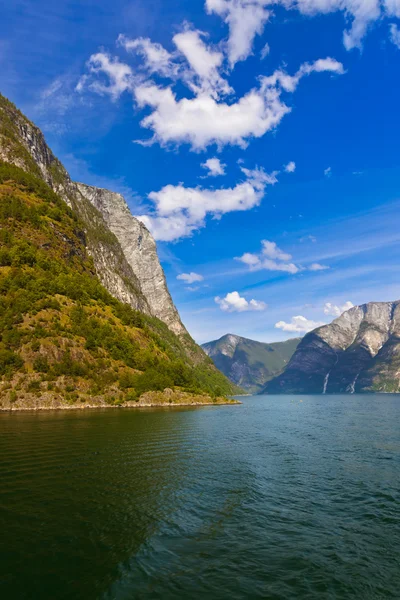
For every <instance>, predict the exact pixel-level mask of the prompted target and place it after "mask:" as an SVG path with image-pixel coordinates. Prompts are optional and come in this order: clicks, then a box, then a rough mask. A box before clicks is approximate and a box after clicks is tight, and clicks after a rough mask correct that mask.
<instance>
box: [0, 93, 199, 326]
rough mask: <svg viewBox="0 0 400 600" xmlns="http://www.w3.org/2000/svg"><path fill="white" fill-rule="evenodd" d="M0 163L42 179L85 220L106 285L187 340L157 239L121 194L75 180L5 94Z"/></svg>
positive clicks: (88, 242)
mask: <svg viewBox="0 0 400 600" xmlns="http://www.w3.org/2000/svg"><path fill="white" fill-rule="evenodd" d="M0 160H3V161H5V162H8V163H11V164H14V165H16V166H18V167H20V168H22V169H23V170H24V171H28V172H30V173H32V174H33V175H36V176H39V177H41V178H42V179H44V181H45V182H46V183H47V184H48V185H49V186H50V187H51V188H52V189H53V190H54V192H56V193H57V194H58V195H59V196H60V197H61V198H62V199H63V200H64V201H65V202H66V203H67V204H68V206H70V207H71V208H72V209H73V210H74V211H75V212H76V213H77V214H78V215H79V217H80V219H81V220H82V221H83V223H84V225H85V235H86V245H87V249H88V252H89V254H90V255H91V256H92V258H93V261H94V266H95V269H96V273H97V275H98V277H99V279H100V281H101V282H102V284H103V285H104V287H105V288H106V289H107V290H108V291H109V292H110V293H111V294H112V295H113V296H114V297H115V298H117V299H118V300H121V301H122V302H125V303H128V304H130V305H131V306H132V307H133V308H134V309H137V310H140V311H141V312H144V313H146V314H148V315H151V316H154V317H157V318H159V319H160V320H161V321H163V322H164V323H166V325H167V326H168V327H169V328H170V329H171V331H173V332H174V333H176V334H178V335H183V336H185V337H186V338H188V333H187V331H186V329H185V327H184V326H183V324H182V322H181V320H180V318H179V314H178V311H177V310H176V308H175V306H174V304H173V301H172V299H171V296H170V294H169V291H168V288H167V284H166V281H165V276H164V272H163V270H162V267H161V265H160V262H159V259H158V255H157V248H156V244H155V241H154V239H153V237H152V235H151V234H150V232H149V231H148V230H147V229H146V227H145V226H144V225H143V224H142V223H141V222H140V221H138V220H137V219H135V218H134V217H133V216H132V214H131V213H130V211H129V208H128V206H127V204H126V202H125V200H124V198H123V197H122V196H121V195H120V194H116V193H113V192H110V191H108V190H103V189H98V188H94V187H91V186H87V185H84V184H81V183H80V184H77V183H75V182H73V181H72V180H71V178H70V176H69V174H68V173H67V171H66V170H65V168H64V167H63V165H62V164H61V163H60V161H59V160H58V159H57V158H56V157H55V156H54V154H53V153H52V151H51V150H50V148H49V147H48V146H47V144H46V141H45V139H44V136H43V134H42V132H41V131H40V129H39V128H38V127H36V126H35V125H34V124H33V123H31V122H30V121H29V120H28V119H27V118H26V117H25V116H24V115H23V114H22V113H21V112H20V111H19V110H18V109H16V107H15V106H14V105H13V104H12V103H11V102H9V101H8V100H7V99H6V98H4V97H3V96H1V95H0Z"/></svg>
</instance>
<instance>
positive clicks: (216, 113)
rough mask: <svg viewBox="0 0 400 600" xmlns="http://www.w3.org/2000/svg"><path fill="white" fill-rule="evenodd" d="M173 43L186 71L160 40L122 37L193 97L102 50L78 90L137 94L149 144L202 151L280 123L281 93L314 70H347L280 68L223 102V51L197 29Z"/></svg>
mask: <svg viewBox="0 0 400 600" xmlns="http://www.w3.org/2000/svg"><path fill="white" fill-rule="evenodd" d="M174 41H175V43H176V44H177V47H178V48H179V49H180V51H181V52H182V53H183V54H184V55H185V57H186V58H187V60H188V63H189V67H188V68H187V69H183V70H182V69H180V67H179V66H176V65H175V66H174V65H173V63H172V62H171V61H172V55H170V54H169V53H168V52H167V51H166V50H164V49H163V48H162V46H160V45H159V44H153V43H152V42H150V40H148V39H145V38H138V39H137V40H129V39H127V38H125V37H122V38H121V36H120V38H119V44H120V45H123V46H124V47H125V48H126V49H127V50H129V51H132V52H133V51H135V52H138V53H139V54H141V55H142V56H143V57H144V62H145V67H146V68H147V70H148V71H149V72H150V73H152V72H158V73H160V74H163V75H165V76H169V77H171V78H176V77H178V76H179V77H181V78H182V80H183V82H184V83H186V84H187V85H188V86H189V87H190V89H191V90H192V91H193V92H194V94H195V95H194V97H192V98H181V99H178V98H177V96H176V94H175V93H174V92H173V90H172V87H171V86H167V87H161V86H159V85H156V84H155V83H153V82H151V81H150V80H144V78H143V75H140V74H139V75H138V74H137V73H136V74H135V76H134V75H133V72H132V69H131V67H130V66H129V65H127V64H125V63H122V62H120V60H119V59H118V58H113V57H111V56H109V55H108V54H106V53H102V52H100V53H97V54H94V55H93V56H91V57H90V59H89V61H88V63H87V69H88V72H89V73H88V74H86V75H84V76H83V77H82V78H81V79H80V81H79V83H78V86H77V90H78V91H82V90H83V89H84V87H86V86H87V87H89V88H90V89H91V90H92V91H94V92H97V93H99V94H102V95H104V94H108V95H110V96H111V97H112V99H113V100H115V99H117V98H118V97H119V96H120V95H121V94H122V93H123V92H125V91H130V92H133V94H134V97H135V99H136V102H137V104H138V106H139V107H141V108H145V107H150V109H151V113H150V114H149V115H148V116H146V117H145V118H144V119H143V120H142V121H141V125H142V127H144V128H147V129H150V130H152V131H153V138H152V140H150V141H149V142H147V143H148V144H149V143H154V142H159V143H160V144H162V145H165V144H169V143H174V144H182V143H188V144H190V145H191V147H192V149H194V150H201V149H204V148H206V147H207V146H209V145H211V144H217V145H218V146H219V147H223V146H225V145H228V144H231V145H238V146H241V147H245V146H246V145H247V144H248V141H249V140H250V139H251V138H259V137H262V136H263V135H265V134H266V133H267V132H268V131H271V130H272V129H274V128H275V127H277V126H278V125H279V123H280V122H281V120H282V119H283V117H284V116H285V115H286V114H287V113H289V112H290V110H291V109H290V108H289V107H288V106H287V105H286V104H285V102H284V101H283V99H282V94H283V92H290V93H292V92H294V91H295V90H296V87H297V85H298V84H299V82H300V80H301V78H302V77H304V76H306V75H309V74H311V73H313V72H319V73H320V72H323V71H326V72H331V73H335V74H342V73H343V72H344V71H343V66H342V64H341V63H339V62H337V61H335V60H334V59H331V58H326V59H319V60H317V61H315V62H314V63H305V64H303V65H302V66H301V67H300V68H299V70H298V71H297V72H296V73H295V74H294V75H289V74H288V73H286V72H285V71H282V70H281V69H279V70H278V71H276V72H275V73H273V74H272V75H270V76H269V77H264V76H262V77H260V78H259V85H258V87H256V88H253V89H252V90H250V91H249V92H247V93H246V94H244V95H243V96H242V97H241V98H239V99H238V100H237V101H236V102H231V103H228V102H226V101H220V100H219V95H220V94H221V93H228V92H229V91H230V88H229V86H228V84H227V82H226V81H225V80H223V79H222V78H221V77H220V76H219V75H218V67H219V66H220V61H222V55H221V54H220V53H218V52H213V51H211V50H210V49H208V48H207V47H206V46H205V44H204V42H203V40H202V38H201V36H200V33H199V32H198V31H190V30H187V31H185V32H182V33H180V34H177V35H176V36H175V37H174ZM104 79H105V80H106V82H104ZM107 80H108V83H107Z"/></svg>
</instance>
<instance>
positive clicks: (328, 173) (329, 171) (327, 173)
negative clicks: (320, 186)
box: [324, 167, 332, 177]
mask: <svg viewBox="0 0 400 600" xmlns="http://www.w3.org/2000/svg"><path fill="white" fill-rule="evenodd" d="M324 175H325V177H332V167H327V168H326V169H325V170H324Z"/></svg>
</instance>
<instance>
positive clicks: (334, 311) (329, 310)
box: [324, 300, 354, 317]
mask: <svg viewBox="0 0 400 600" xmlns="http://www.w3.org/2000/svg"><path fill="white" fill-rule="evenodd" d="M353 306H354V304H353V303H352V302H350V300H349V301H347V302H345V303H344V304H342V305H341V306H338V305H336V304H332V303H331V302H326V303H325V306H324V313H325V314H326V315H331V316H332V317H340V315H341V314H343V313H344V312H346V310H350V308H353Z"/></svg>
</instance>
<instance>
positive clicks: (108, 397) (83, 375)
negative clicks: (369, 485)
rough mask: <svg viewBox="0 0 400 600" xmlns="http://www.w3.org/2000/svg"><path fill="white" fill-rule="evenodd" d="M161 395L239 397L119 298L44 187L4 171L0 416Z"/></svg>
mask: <svg viewBox="0 0 400 600" xmlns="http://www.w3.org/2000/svg"><path fill="white" fill-rule="evenodd" d="M164 388H172V389H174V388H175V389H179V390H185V391H188V392H191V393H203V394H210V395H211V396H213V397H217V396H221V395H224V394H229V393H232V392H233V391H234V390H233V386H232V385H231V384H230V383H229V382H228V381H227V380H226V378H225V377H224V376H223V375H222V374H221V373H219V372H218V371H216V369H215V368H214V366H213V365H212V362H211V360H210V359H206V360H205V361H202V362H201V363H200V364H197V365H194V363H193V361H192V360H191V358H190V353H188V351H187V348H185V347H184V346H183V342H182V341H181V340H179V339H178V338H177V337H176V336H175V335H174V334H173V333H172V332H171V331H170V330H169V329H168V328H167V326H166V325H164V324H163V323H162V322H161V321H159V320H158V319H155V318H152V317H148V316H145V315H143V314H142V313H140V312H137V311H135V310H133V309H132V308H131V307H130V306H128V305H126V304H122V303H121V302H119V301H118V300H116V299H115V298H113V297H112V296H111V295H110V294H109V293H108V292H107V291H106V290H105V289H104V288H103V287H102V285H101V284H100V282H99V280H98V278H97V277H96V275H95V272H94V268H93V264H92V259H91V258H90V256H89V254H88V253H87V250H86V239H85V232H84V227H83V225H82V223H81V222H80V221H79V217H78V216H77V215H76V213H75V212H74V211H73V210H71V209H70V208H69V207H68V206H67V205H66V204H65V202H64V201H63V200H62V199H61V198H60V197H59V196H57V195H56V194H55V193H54V192H53V191H52V190H51V189H50V188H49V187H48V186H47V184H46V183H44V182H43V181H42V180H41V179H40V178H39V177H37V176H35V175H32V174H31V173H26V172H25V171H23V170H22V169H20V168H18V167H15V166H12V165H9V164H7V163H2V162H0V403H1V405H2V407H3V408H4V407H9V406H11V405H13V404H14V405H20V404H21V405H22V404H23V405H24V406H26V407H28V406H30V405H31V404H32V405H34V404H35V403H37V399H38V398H39V397H40V398H41V399H42V401H43V402H47V403H49V404H51V403H52V402H53V401H54V399H57V402H61V403H68V404H71V405H73V404H77V403H78V404H79V403H96V402H99V403H104V402H106V403H108V404H121V403H123V402H125V401H126V400H130V401H137V400H138V399H139V397H140V396H141V394H143V393H144V392H147V391H148V390H164Z"/></svg>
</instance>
